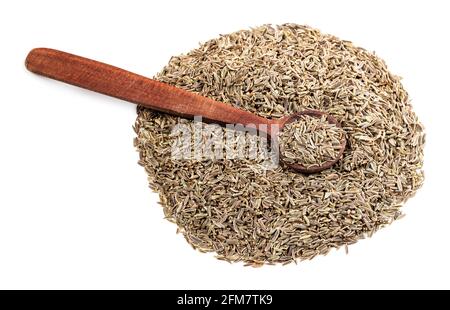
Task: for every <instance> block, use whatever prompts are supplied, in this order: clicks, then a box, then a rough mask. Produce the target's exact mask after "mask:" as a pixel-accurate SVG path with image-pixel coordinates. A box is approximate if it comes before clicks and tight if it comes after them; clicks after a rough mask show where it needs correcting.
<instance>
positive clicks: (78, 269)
mask: <svg viewBox="0 0 450 310" xmlns="http://www.w3.org/2000/svg"><path fill="white" fill-rule="evenodd" d="M447 3H448V1H430V0H429V1H423V2H420V3H419V2H413V1H392V0H389V1H380V0H377V1H329V2H325V1H281V0H273V1H262V0H258V1H242V0H239V1H231V0H227V1H177V2H175V1H168V0H165V1H136V2H133V1H122V2H117V1H104V2H101V1H86V2H83V1H80V0H78V1H53V2H52V1H43V0H40V1H29V2H25V1H2V2H1V4H0V34H1V36H0V38H1V41H0V42H1V43H0V45H1V49H0V55H1V57H0V142H1V143H0V148H1V149H0V288H3V289H23V288H25V289H322V288H325V289H329V288H336V289H347V288H354V289H359V288H361V289H365V288H375V289H391V288H402V289H406V288H447V289H450V280H449V279H450V267H449V262H450V249H449V235H450V234H449V230H450V227H449V223H448V222H449V220H450V205H449V202H448V200H449V198H448V197H449V193H450V184H449V182H448V180H449V175H450V171H449V168H448V167H447V165H446V163H447V162H448V157H449V154H448V143H449V142H448V141H449V130H448V128H449V126H450V124H449V123H450V122H449V121H448V118H449V112H450V104H449V94H448V91H449V89H450V85H449V82H450V79H449V74H450V73H449V72H450V71H449V70H450V65H449V62H450V58H449V55H450V54H449V48H448V46H449V44H448V41H449V34H448V31H449V30H450V23H449V17H448V13H449V10H448V5H447ZM286 22H294V23H299V24H308V25H310V26H313V27H315V28H319V29H320V30H321V31H323V32H325V33H332V34H334V35H337V36H339V37H340V38H342V39H347V40H351V41H353V42H354V43H356V44H357V45H359V46H363V47H365V48H366V49H369V50H375V51H376V52H377V54H378V55H380V56H381V57H382V58H384V59H385V60H386V62H387V64H388V66H389V68H390V70H391V71H392V72H393V73H395V74H398V75H401V76H403V77H404V80H403V81H404V85H405V87H406V88H407V90H408V91H409V93H410V96H411V99H412V104H413V105H414V109H415V111H416V112H417V114H418V115H419V117H420V119H421V121H422V122H423V123H424V124H425V126H426V129H427V145H426V154H425V172H426V182H425V185H424V187H423V188H422V189H421V190H419V192H418V193H417V195H416V196H415V197H414V198H412V199H411V200H410V201H408V203H407V204H406V206H405V208H404V211H405V213H406V217H405V218H403V219H402V220H400V221H398V222H395V223H394V224H393V225H391V226H389V227H387V228H385V229H383V230H382V231H379V232H378V233H376V234H375V235H374V237H373V238H371V239H368V240H362V241H360V242H358V243H357V244H355V245H352V246H350V247H349V251H350V253H349V255H345V252H344V250H343V249H341V250H339V251H332V252H331V253H330V254H329V255H328V256H325V257H318V258H316V259H314V260H313V261H309V262H302V263H299V264H298V265H295V264H291V265H288V266H266V267H263V268H250V267H243V266H242V264H228V263H226V262H222V261H219V260H216V259H215V258H214V257H213V255H212V254H211V255H209V254H201V253H199V252H196V251H194V250H192V248H191V247H190V246H189V245H188V244H187V243H186V242H185V241H184V239H183V237H182V236H181V235H179V234H176V233H175V231H176V226H175V225H174V224H171V223H169V222H168V221H166V220H164V219H163V212H162V209H161V208H160V207H159V206H158V204H157V195H156V194H154V193H151V191H150V190H149V189H148V187H147V180H146V174H145V172H144V169H143V168H142V167H140V166H138V165H137V160H138V153H137V152H136V151H135V149H134V147H133V138H134V132H133V130H132V125H133V123H134V120H135V117H136V112H135V107H134V106H133V105H131V104H128V103H125V102H122V101H119V100H116V99H112V98H108V97H106V96H102V95H99V94H95V93H91V92H88V91H85V90H81V89H78V88H75V87H72V86H68V85H65V84H62V83H59V82H56V81H53V80H49V79H45V78H42V77H39V76H36V75H33V74H31V73H29V72H27V71H26V70H25V67H24V59H25V57H26V54H27V52H28V51H29V50H30V49H31V48H34V47H51V48H56V49H61V50H65V51H68V52H72V53H76V54H79V55H82V56H86V57H90V58H93V59H97V60H101V61H103V62H107V63H110V64H113V65H116V66H119V67H122V68H126V69H128V70H130V71H134V72H137V73H140V74H143V75H147V76H152V75H153V74H155V73H156V72H157V71H159V70H160V69H161V68H162V67H163V66H164V65H165V64H166V63H167V62H168V60H169V58H170V56H172V55H177V54H180V53H184V52H187V51H189V50H190V49H192V48H195V47H197V46H198V42H202V41H205V40H208V39H210V38H214V37H217V36H218V35H219V34H224V33H228V32H232V31H236V30H240V29H243V28H248V27H251V26H257V25H261V24H264V23H273V24H281V23H286Z"/></svg>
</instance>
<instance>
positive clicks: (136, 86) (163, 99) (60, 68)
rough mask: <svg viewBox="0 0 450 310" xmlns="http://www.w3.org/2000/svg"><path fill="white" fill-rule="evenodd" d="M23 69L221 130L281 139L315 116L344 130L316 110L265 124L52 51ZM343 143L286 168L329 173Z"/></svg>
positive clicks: (35, 53)
mask: <svg viewBox="0 0 450 310" xmlns="http://www.w3.org/2000/svg"><path fill="white" fill-rule="evenodd" d="M25 65H26V67H27V69H28V70H30V71H31V72H34V73H37V74H40V75H43V76H46V77H49V78H52V79H55V80H59V81H62V82H65V83H69V84H72V85H76V86H79V87H82V88H86V89H89V90H92V91H95V92H98V93H102V94H105V95H109V96H112V97H116V98H119V99H122V100H126V101H130V102H133V103H136V104H139V105H141V106H144V107H146V108H150V109H153V110H157V111H161V112H164V113H168V114H171V115H176V116H180V117H183V118H193V117H194V116H202V120H203V121H205V122H209V123H218V124H221V125H225V124H242V125H244V126H249V125H251V126H256V128H257V129H258V130H260V131H262V132H265V133H267V134H268V135H269V136H270V137H271V138H272V139H278V136H277V133H278V132H280V131H281V130H282V128H283V127H284V125H285V124H287V123H289V122H293V121H295V120H296V119H298V118H299V117H300V116H301V115H305V114H306V115H310V116H313V117H321V116H322V115H327V120H328V122H329V123H331V124H335V125H337V126H340V125H339V122H338V121H337V120H336V119H335V118H334V117H332V116H331V115H328V114H326V113H324V112H321V111H316V110H305V111H302V112H300V113H295V114H292V115H288V116H284V117H282V118H279V119H267V118H264V117H260V116H257V115H255V114H253V113H251V112H248V111H244V110H241V109H238V108H235V107H233V106H231V105H230V104H227V103H223V102H218V101H215V100H213V99H210V98H206V97H203V96H200V95H197V94H194V93H191V92H188V91H185V90H183V89H180V88H177V87H174V86H171V85H168V84H165V83H162V82H158V81H155V80H152V79H149V78H146V77H144V76H141V75H138V74H135V73H132V72H129V71H126V70H123V69H120V68H117V67H114V66H111V65H107V64H104V63H101V62H98V61H95V60H91V59H87V58H84V57H80V56H76V55H72V54H69V53H65V52H61V51H57V50H54V49H48V48H36V49H33V50H31V51H30V53H29V54H28V56H27V58H26V61H25ZM274 141H277V140H274ZM345 144H346V140H345V138H344V139H343V140H342V143H341V149H340V152H339V155H338V156H337V157H336V158H335V159H333V160H330V161H327V162H325V163H324V164H323V165H321V166H313V167H309V168H307V167H305V166H303V165H301V164H290V163H286V164H287V165H288V166H290V167H291V168H293V169H295V170H297V171H300V172H303V173H314V172H319V171H322V170H324V169H328V168H330V167H331V166H332V165H334V164H335V163H336V162H337V161H338V160H339V159H340V158H341V157H342V154H343V152H344V149H345ZM281 159H282V158H281Z"/></svg>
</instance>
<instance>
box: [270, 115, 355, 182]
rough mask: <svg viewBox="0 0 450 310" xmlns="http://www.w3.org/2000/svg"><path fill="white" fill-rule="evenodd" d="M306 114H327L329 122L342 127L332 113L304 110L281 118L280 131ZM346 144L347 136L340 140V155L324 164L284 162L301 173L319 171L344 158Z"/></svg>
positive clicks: (318, 116)
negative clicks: (308, 165) (312, 164)
mask: <svg viewBox="0 0 450 310" xmlns="http://www.w3.org/2000/svg"><path fill="white" fill-rule="evenodd" d="M305 115H307V116H311V117H317V118H321V117H323V116H326V120H327V122H328V123H329V124H332V125H335V126H336V127H339V128H342V127H341V124H340V123H339V121H338V120H337V119H336V118H335V117H333V116H332V115H330V114H328V113H325V112H322V111H318V110H303V111H301V112H298V113H294V114H291V115H287V116H284V117H282V118H280V119H279V120H278V122H277V123H278V124H279V133H281V131H282V130H283V128H284V126H286V124H289V123H292V122H295V121H297V120H299V119H301V118H302V117H303V116H305ZM346 144H347V140H346V139H345V137H343V138H342V140H341V141H340V148H339V153H338V155H337V156H336V157H335V158H334V159H332V160H328V161H326V162H324V163H323V164H322V165H318V166H311V167H307V166H304V165H302V164H300V163H288V162H285V161H284V163H285V164H286V165H287V166H288V167H290V168H292V169H294V170H296V171H299V172H301V173H305V174H310V173H317V172H320V171H322V170H326V169H329V168H331V167H332V166H333V165H334V164H336V163H337V162H338V161H339V160H340V159H341V158H342V155H343V154H344V150H345V146H346ZM280 159H281V160H282V161H283V157H281V156H280Z"/></svg>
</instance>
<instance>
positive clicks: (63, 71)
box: [25, 48, 272, 126]
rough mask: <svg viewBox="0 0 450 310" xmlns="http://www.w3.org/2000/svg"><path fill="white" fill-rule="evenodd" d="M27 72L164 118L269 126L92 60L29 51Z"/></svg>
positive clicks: (43, 50) (44, 50)
mask: <svg viewBox="0 0 450 310" xmlns="http://www.w3.org/2000/svg"><path fill="white" fill-rule="evenodd" d="M25 65H26V67H27V69H28V70H30V71H31V72H34V73H37V74H40V75H43V76H46V77H49V78H52V79H55V80H59V81H62V82H65V83H68V84H72V85H75V86H79V87H82V88H85V89H89V90H92V91H95V92H98V93H102V94H105V95H109V96H112V97H116V98H119V99H122V100H126V101H130V102H133V103H136V104H139V105H142V106H145V107H147V108H150V109H153V110H157V111H161V112H165V113H168V114H172V115H176V116H181V117H184V118H193V117H194V116H202V120H203V121H206V122H214V123H218V124H222V125H223V124H243V125H249V124H255V125H257V126H259V124H265V125H270V124H272V121H271V120H269V119H266V118H263V117H259V116H257V115H255V114H253V113H250V112H247V111H244V110H241V109H238V108H235V107H233V106H231V105H230V104H226V103H223V102H218V101H215V100H213V99H210V98H206V97H203V96H200V95H197V94H194V93H192V92H188V91H185V90H183V89H180V88H177V87H174V86H171V85H169V84H165V83H162V82H158V81H155V80H152V79H149V78H146V77H144V76H141V75H138V74H135V73H132V72H129V71H126V70H123V69H120V68H117V67H114V66H111V65H108V64H104V63H101V62H98V61H95V60H91V59H87V58H84V57H80V56H76V55H72V54H69V53H65V52H62V51H57V50H53V49H47V48H36V49H33V50H31V52H30V53H29V54H28V56H27V59H26V61H25Z"/></svg>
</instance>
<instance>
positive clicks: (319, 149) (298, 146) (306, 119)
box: [279, 115, 345, 168]
mask: <svg viewBox="0 0 450 310" xmlns="http://www.w3.org/2000/svg"><path fill="white" fill-rule="evenodd" d="M344 135H345V132H344V130H343V129H342V128H340V127H338V126H336V125H335V124H330V123H329V122H328V121H327V117H326V116H322V117H321V118H317V117H312V116H309V115H303V116H302V117H300V118H299V119H298V120H296V121H294V122H292V123H288V124H286V125H285V126H284V128H283V130H282V131H281V133H280V135H279V142H280V155H282V156H283V159H284V161H285V162H286V163H294V164H300V165H302V166H305V167H306V168H310V167H314V166H322V165H323V164H325V163H326V162H328V161H332V160H334V159H336V158H337V157H338V156H339V151H340V150H341V143H342V140H343V138H344Z"/></svg>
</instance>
